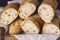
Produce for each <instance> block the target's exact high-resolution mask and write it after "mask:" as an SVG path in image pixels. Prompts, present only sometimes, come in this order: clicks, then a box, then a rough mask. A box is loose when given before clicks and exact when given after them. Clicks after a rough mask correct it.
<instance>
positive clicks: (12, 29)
mask: <svg viewBox="0 0 60 40" xmlns="http://www.w3.org/2000/svg"><path fill="white" fill-rule="evenodd" d="M22 21H23V20H21V19H17V20H15V21H14V22H13V23H12V24H10V25H9V34H19V33H21V32H22V29H21V26H20V24H21V22H22Z"/></svg>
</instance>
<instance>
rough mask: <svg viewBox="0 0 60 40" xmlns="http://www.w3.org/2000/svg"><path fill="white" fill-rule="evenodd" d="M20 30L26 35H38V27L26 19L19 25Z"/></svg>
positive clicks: (34, 22)
mask: <svg viewBox="0 0 60 40" xmlns="http://www.w3.org/2000/svg"><path fill="white" fill-rule="evenodd" d="M21 28H22V30H23V31H24V32H25V33H26V34H38V33H39V32H40V26H39V24H38V23H37V22H36V21H33V20H30V19H27V20H24V21H23V22H22V23H21Z"/></svg>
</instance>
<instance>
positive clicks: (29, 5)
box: [19, 0, 38, 19]
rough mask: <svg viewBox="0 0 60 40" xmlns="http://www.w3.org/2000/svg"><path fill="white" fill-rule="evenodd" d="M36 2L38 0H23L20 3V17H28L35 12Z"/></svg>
mask: <svg viewBox="0 0 60 40" xmlns="http://www.w3.org/2000/svg"><path fill="white" fill-rule="evenodd" d="M37 4H38V0H23V2H22V3H21V4H20V8H19V16H20V17H21V18H22V19H26V18H28V17H29V16H30V15H32V14H33V13H34V12H35V10H36V5H37Z"/></svg>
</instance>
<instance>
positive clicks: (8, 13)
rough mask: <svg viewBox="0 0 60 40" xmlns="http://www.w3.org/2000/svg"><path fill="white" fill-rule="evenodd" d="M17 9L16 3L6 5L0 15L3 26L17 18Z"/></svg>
mask: <svg viewBox="0 0 60 40" xmlns="http://www.w3.org/2000/svg"><path fill="white" fill-rule="evenodd" d="M18 8H19V4H17V3H12V4H8V5H7V6H6V7H5V8H4V10H3V12H2V14H1V20H2V23H3V24H4V25H9V24H10V23H12V22H13V21H14V20H15V19H16V18H17V17H18V12H17V11H18Z"/></svg>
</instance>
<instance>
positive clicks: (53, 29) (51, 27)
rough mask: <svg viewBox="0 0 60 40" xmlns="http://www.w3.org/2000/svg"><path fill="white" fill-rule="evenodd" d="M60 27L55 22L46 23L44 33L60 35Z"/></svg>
mask: <svg viewBox="0 0 60 40" xmlns="http://www.w3.org/2000/svg"><path fill="white" fill-rule="evenodd" d="M59 32H60V31H59V28H58V27H57V26H56V25H55V24H52V23H50V24H44V26H43V30H42V33H43V34H54V35H59Z"/></svg>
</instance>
